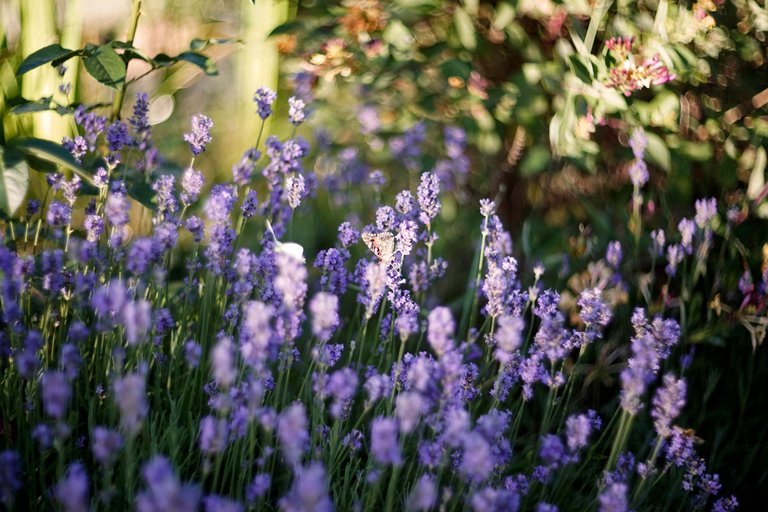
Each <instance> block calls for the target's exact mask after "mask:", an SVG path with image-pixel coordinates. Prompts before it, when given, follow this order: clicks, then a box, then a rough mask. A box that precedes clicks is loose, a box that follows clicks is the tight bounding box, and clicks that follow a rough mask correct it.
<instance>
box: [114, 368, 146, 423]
mask: <svg viewBox="0 0 768 512" xmlns="http://www.w3.org/2000/svg"><path fill="white" fill-rule="evenodd" d="M146 385H147V384H146V380H145V377H144V375H142V374H140V373H129V374H127V375H125V376H124V377H122V378H119V379H115V380H114V381H113V383H112V387H113V391H114V397H115V402H117V408H118V410H119V411H120V425H121V426H122V427H123V429H124V430H125V431H126V432H127V433H128V434H129V435H134V434H136V433H137V432H138V431H139V429H140V428H141V422H142V420H143V419H144V417H145V416H146V415H147V413H148V412H149V405H148V404H147V392H146Z"/></svg>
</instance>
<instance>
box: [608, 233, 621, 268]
mask: <svg viewBox="0 0 768 512" xmlns="http://www.w3.org/2000/svg"><path fill="white" fill-rule="evenodd" d="M621 257H622V254H621V242H619V241H617V240H614V241H613V242H610V243H609V244H608V249H607V250H606V252H605V261H607V262H608V264H609V265H610V266H611V267H613V268H614V269H618V268H619V265H620V264H621Z"/></svg>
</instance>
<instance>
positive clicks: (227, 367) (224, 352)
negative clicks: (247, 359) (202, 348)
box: [211, 336, 237, 388]
mask: <svg viewBox="0 0 768 512" xmlns="http://www.w3.org/2000/svg"><path fill="white" fill-rule="evenodd" d="M211 366H212V367H213V379H214V380H215V381H216V382H217V383H218V384H219V385H220V386H222V387H224V388H229V387H231V386H232V384H234V383H235V379H237V367H236V366H235V355H234V353H233V343H232V338H231V337H229V336H221V337H220V338H219V340H218V341H217V342H216V345H215V346H214V347H213V350H212V351H211Z"/></svg>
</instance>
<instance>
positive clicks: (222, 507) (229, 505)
mask: <svg viewBox="0 0 768 512" xmlns="http://www.w3.org/2000/svg"><path fill="white" fill-rule="evenodd" d="M203 503H204V504H205V512H243V506H242V505H241V504H240V503H238V502H237V501H233V500H230V499H228V498H224V497H222V496H216V495H215V494H211V495H210V496H206V497H205V499H204V500H203Z"/></svg>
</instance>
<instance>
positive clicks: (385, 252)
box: [363, 231, 395, 264]
mask: <svg viewBox="0 0 768 512" xmlns="http://www.w3.org/2000/svg"><path fill="white" fill-rule="evenodd" d="M363 242H365V245H367V246H368V248H369V249H370V250H371V251H372V252H373V254H375V255H376V257H377V258H379V259H380V260H381V261H383V262H384V263H387V264H388V263H389V262H390V261H392V258H393V257H394V255H395V235H393V234H392V233H390V232H388V231H384V232H382V233H376V234H374V233H363Z"/></svg>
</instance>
